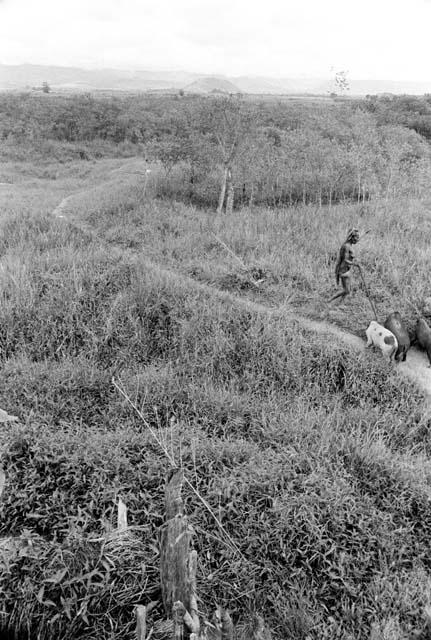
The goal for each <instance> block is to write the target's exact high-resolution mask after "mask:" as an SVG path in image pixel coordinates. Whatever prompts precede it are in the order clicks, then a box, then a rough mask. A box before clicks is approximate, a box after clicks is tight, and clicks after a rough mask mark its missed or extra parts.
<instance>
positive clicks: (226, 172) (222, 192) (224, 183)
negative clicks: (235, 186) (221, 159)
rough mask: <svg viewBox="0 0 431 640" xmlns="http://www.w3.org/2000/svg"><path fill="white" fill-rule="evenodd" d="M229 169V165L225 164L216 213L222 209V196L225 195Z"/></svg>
mask: <svg viewBox="0 0 431 640" xmlns="http://www.w3.org/2000/svg"><path fill="white" fill-rule="evenodd" d="M229 171H230V169H229V167H228V166H225V168H224V171H223V180H222V183H221V188H220V195H219V199H218V207H217V213H221V212H222V211H223V205H224V197H225V195H226V185H227V181H228V176H229Z"/></svg>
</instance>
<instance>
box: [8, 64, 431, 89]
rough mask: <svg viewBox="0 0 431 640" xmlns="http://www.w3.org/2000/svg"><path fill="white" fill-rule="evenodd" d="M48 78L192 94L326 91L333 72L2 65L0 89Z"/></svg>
mask: <svg viewBox="0 0 431 640" xmlns="http://www.w3.org/2000/svg"><path fill="white" fill-rule="evenodd" d="M43 82H48V84H49V85H50V86H51V88H52V89H54V90H57V91H62V90H65V91H98V90H99V91H100V90H110V91H166V92H172V91H179V90H180V89H183V90H184V91H188V92H194V93H211V92H213V91H222V92H227V93H238V92H241V93H250V94H272V95H277V94H304V93H309V94H328V93H330V92H331V91H332V81H331V78H329V77H326V78H325V77H306V76H302V77H279V78H272V77H266V76H257V75H256V76H253V75H252V76H238V77H233V76H232V77H230V76H225V75H213V74H200V73H195V72H189V71H148V70H145V69H137V70H124V69H81V68H78V67H61V66H51V65H33V64H21V65H5V64H0V90H12V91H13V90H15V91H19V90H29V89H34V88H40V87H41V86H42V83H43ZM349 93H350V95H367V94H376V93H394V94H400V93H401V94H402V93H408V94H418V95H421V94H424V93H431V81H429V82H414V81H396V80H386V79H382V80H372V79H371V80H370V79H358V78H352V79H350V92H349Z"/></svg>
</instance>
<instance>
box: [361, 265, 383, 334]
mask: <svg viewBox="0 0 431 640" xmlns="http://www.w3.org/2000/svg"><path fill="white" fill-rule="evenodd" d="M356 266H357V267H358V269H359V273H360V276H361V280H362V284H363V285H364V289H365V293H366V296H367V298H368V300H369V301H370V305H371V308H372V310H373V313H374V320H375V321H376V322H378V320H377V311H376V307H375V305H374V302H373V299H372V297H371V294H370V292H369V290H368V287H367V283H366V282H365V278H364V274H363V272H362V267H361V265H360V264H357V265H356Z"/></svg>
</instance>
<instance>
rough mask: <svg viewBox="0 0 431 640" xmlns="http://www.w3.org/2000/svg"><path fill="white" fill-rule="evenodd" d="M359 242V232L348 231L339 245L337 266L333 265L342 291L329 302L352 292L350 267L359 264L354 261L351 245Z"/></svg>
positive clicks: (355, 230)
mask: <svg viewBox="0 0 431 640" xmlns="http://www.w3.org/2000/svg"><path fill="white" fill-rule="evenodd" d="M357 242H359V231H358V230H357V229H350V231H349V233H348V234H347V238H346V241H345V242H344V244H342V245H341V248H340V251H339V254H338V260H337V264H336V265H335V279H336V281H337V284H338V283H339V282H340V279H341V286H342V287H343V290H342V291H341V292H340V293H336V294H335V296H333V297H332V298H331V299H330V300H329V302H332V301H333V300H336V299H337V298H345V297H346V296H348V295H349V294H350V293H351V291H352V281H351V278H352V267H353V266H355V265H356V266H359V263H358V262H357V261H356V260H355V255H354V252H353V247H352V245H354V244H356V243H357Z"/></svg>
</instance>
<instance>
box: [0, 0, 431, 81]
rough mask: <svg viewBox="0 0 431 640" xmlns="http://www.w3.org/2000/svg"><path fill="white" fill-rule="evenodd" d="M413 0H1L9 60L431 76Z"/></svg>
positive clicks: (427, 8)
mask: <svg viewBox="0 0 431 640" xmlns="http://www.w3.org/2000/svg"><path fill="white" fill-rule="evenodd" d="M412 3H413V7H414V9H412V10H410V9H409V10H407V8H406V7H407V4H406V0H379V1H378V2H376V0H361V3H346V2H345V0H326V2H321V0H289V2H285V0H266V2H265V3H262V1H261V0H260V1H259V2H258V1H257V0H248V1H247V0H181V2H179V1H178V0H151V1H150V0H91V2H88V0H60V1H59V0H38V1H35V0H0V62H7V63H12V64H13V63H22V62H35V63H43V64H63V65H76V66H79V65H80V66H93V67H101V66H112V67H118V68H121V67H123V68H124V67H126V68H127V67H128V68H130V67H132V68H133V67H140V68H145V67H146V68H156V67H157V68H162V67H163V68H176V69H178V68H184V69H188V70H192V71H199V72H203V73H226V74H231V75H240V74H255V75H257V74H265V75H273V76H277V75H278V76H280V75H291V74H301V73H306V74H309V75H311V74H314V75H315V74H321V73H328V72H329V69H330V67H331V66H335V67H336V68H348V69H349V70H350V74H351V76H356V77H360V76H362V77H365V76H369V77H378V76H381V77H384V76H385V77H391V78H394V79H397V78H403V79H404V78H407V79H408V78H411V79H419V78H424V79H427V77H428V62H427V61H428V60H429V54H430V51H429V48H430V47H429V44H428V43H429V38H428V25H429V23H430V19H431V0H411V2H410V4H409V7H410V6H412ZM430 75H431V73H430Z"/></svg>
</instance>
